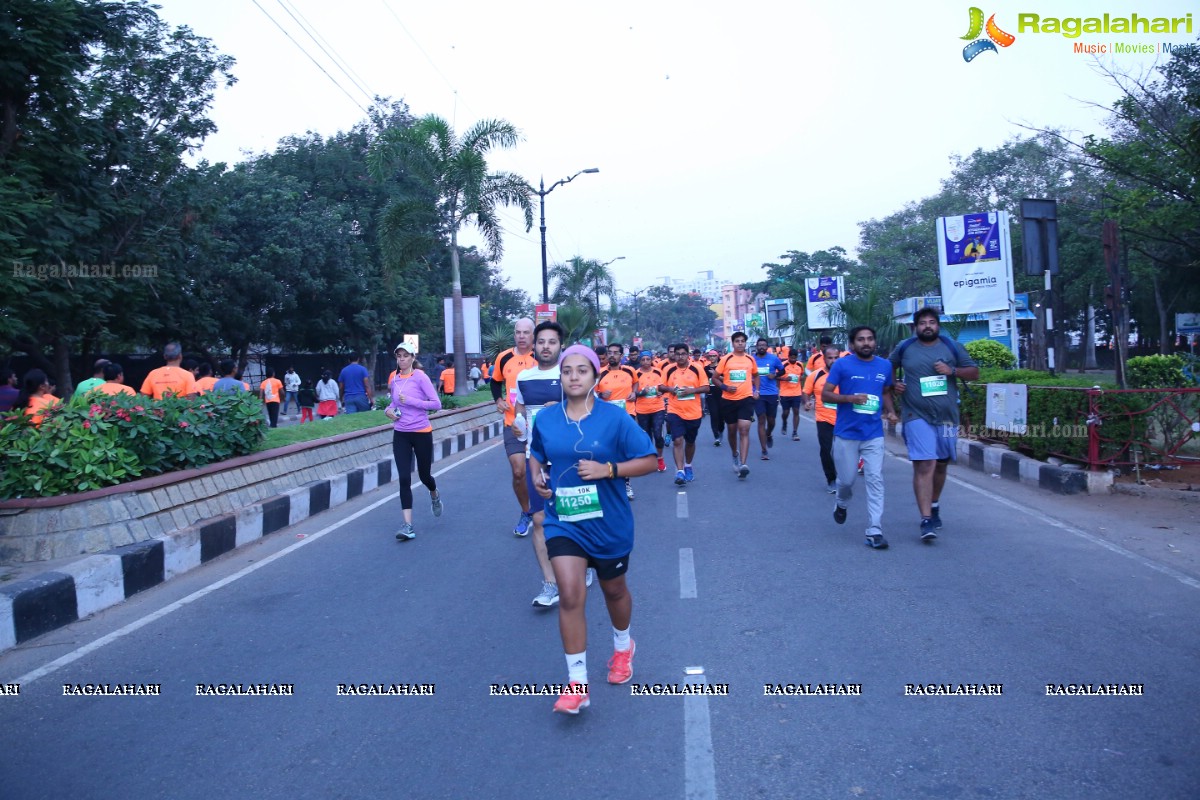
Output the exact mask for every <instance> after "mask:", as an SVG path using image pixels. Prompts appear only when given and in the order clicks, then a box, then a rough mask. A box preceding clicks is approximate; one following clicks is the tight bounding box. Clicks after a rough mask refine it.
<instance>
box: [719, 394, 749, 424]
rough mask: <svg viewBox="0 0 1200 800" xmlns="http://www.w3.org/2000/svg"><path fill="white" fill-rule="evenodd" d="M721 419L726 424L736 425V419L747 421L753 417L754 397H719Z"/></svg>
mask: <svg viewBox="0 0 1200 800" xmlns="http://www.w3.org/2000/svg"><path fill="white" fill-rule="evenodd" d="M721 419H723V420H724V421H725V424H726V425H737V423H738V420H743V419H744V420H746V421H747V422H748V421H750V420H752V419H754V398H753V397H743V398H742V399H741V400H727V399H725V398H724V397H722V398H721Z"/></svg>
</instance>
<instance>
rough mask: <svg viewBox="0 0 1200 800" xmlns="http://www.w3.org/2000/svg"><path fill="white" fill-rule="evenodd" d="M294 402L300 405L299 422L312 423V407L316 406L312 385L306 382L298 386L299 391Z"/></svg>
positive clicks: (315, 394) (315, 396)
mask: <svg viewBox="0 0 1200 800" xmlns="http://www.w3.org/2000/svg"><path fill="white" fill-rule="evenodd" d="M296 402H298V403H299V404H300V422H302V423H304V422H312V421H313V406H315V405H316V404H317V393H316V392H314V391H313V388H312V384H310V383H309V382H308V381H304V382H303V383H302V384H300V391H298V392H296Z"/></svg>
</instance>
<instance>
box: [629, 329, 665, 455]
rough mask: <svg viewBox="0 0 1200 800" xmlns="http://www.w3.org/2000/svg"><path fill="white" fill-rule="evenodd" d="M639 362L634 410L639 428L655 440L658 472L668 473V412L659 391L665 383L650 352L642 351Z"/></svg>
mask: <svg viewBox="0 0 1200 800" xmlns="http://www.w3.org/2000/svg"><path fill="white" fill-rule="evenodd" d="M638 362H639V363H638V370H637V400H635V401H634V402H633V409H634V411H636V412H637V423H638V427H640V428H641V429H642V430H644V431H645V432H646V433H648V434H649V435H650V438H651V439H653V440H654V451H655V455H656V456H657V458H658V471H659V472H666V471H667V465H666V463H665V462H664V461H663V422H664V421H665V419H666V416H667V410H666V407H665V406H664V405H663V395H662V393H661V392H660V391H659V389H658V387H659V386H661V385H662V382H663V376H662V371H661V370H660V369H659V368H658V367H657V366H655V364H654V360H653V356H652V355H651V354H650V351H649V350H643V351H642V355H641V357H640V358H639V359H638Z"/></svg>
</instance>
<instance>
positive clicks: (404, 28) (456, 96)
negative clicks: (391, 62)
mask: <svg viewBox="0 0 1200 800" xmlns="http://www.w3.org/2000/svg"><path fill="white" fill-rule="evenodd" d="M380 2H381V3H383V7H384V8H386V9H387V10H388V13H390V14H391V15H392V18H393V19H395V20H396V24H397V25H399V26H400V30H402V31H404V35H405V36H407V37H408V38H409V39H411V40H412V43H413V44H414V45H416V46H417V49H418V50H420V51H421V55H423V56H425V60H426V61H428V62H429V66H431V67H433V71H434V72H436V73H437V74H438V76H439V77H441V79H442V80H443V81H445V82H446V86H447V87H449V89H450V91H451V92H452V93H453V94H454V109H455V114H456V115H457V112H458V105H459V103H462V106H463V108H465V109H467V110H468V111H470V112H471V113H472V114H474V113H475V112H474V111H473V110H472V109H471V107H470V106H469V105H467V104H466V103H465V102H463V100H462V98H461V97H459V94H458V89H457V88H455V86H454V84H453V83H451V82H450V79H449V78H447V77H446V74H445V73H444V72H442V71H441V69H439V68H438V65H437V63H436V62H435V61H434V60H433V58H432V57H431V56H430V55H429V53H427V52H425V48H424V47H422V46H421V43H420V42H418V41H417V37H416V36H413V34H412V31H410V30H409V29H408V27H407V26H406V25H405V24H404V21H403V20H401V19H400V15H399V14H397V13H396V10H395V9H393V8H392V6H391V4H390V3H388V0H380ZM452 124H453V123H452Z"/></svg>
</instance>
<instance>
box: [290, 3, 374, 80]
mask: <svg viewBox="0 0 1200 800" xmlns="http://www.w3.org/2000/svg"><path fill="white" fill-rule="evenodd" d="M276 2H277V3H279V6H280V8H282V9H283V10H284V11H286V12H287V14H288V16H289V17H291V18H292V19H293V20H295V22H296V24H297V25H299V26H300V30H302V31H304V32H305V33H306V34H308V38H309V39H312V40H313V43H314V44H315V45H316V46H317V47H319V48H321V52H322V53H324V54H325V55H327V56H329V60H330V61H332V62H333V63H334V66H336V67H337V68H338V69H340V70H341V71H342V74H343V75H345V76H346V77H347V78H349V79H350V82H351V83H353V84H354V86H355V87H356V88H357V89H358V90H359V91H360V92H362V93H363V95H364V96H365V97H366V98H367V101H368V102H373V101H374V100H375V95H374V93H373V92H371V91H370V90H369V89H367V88H364V86H363V84H365V83H366V81H365V80H363V79H362V78H361V76H358V73H356V72H355V73H354V75H351V74H350V73H351V72H354V70H353V69H350V70H349V72H348V71H347V69H348V68H349V66H350V65H349V62H347V61H346V59H344V58H342V56H341V54H340V53H338V52H337V50H336V49H335V48H334V46H333V45H332V44H330V43H329V41H328V40H326V39H325V37H324V36H321V34H320V32H318V31H317V30H316V26H315V25H313V24H312V23H311V22H309V21H308V18H307V17H305V16H304V15H303V14H302V13H300V9H298V8H295V6H292V7H291V8H289V7H288V5H289V4H288V3H285V2H284V0H276ZM293 11H294V13H293ZM310 29H311V30H310ZM318 37H320V39H319V40H318ZM322 42H324V44H322ZM325 45H329V49H328V50H327V49H326V48H325ZM330 50H332V51H333V52H332V53H331V52H330ZM343 64H344V65H345V66H343Z"/></svg>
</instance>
